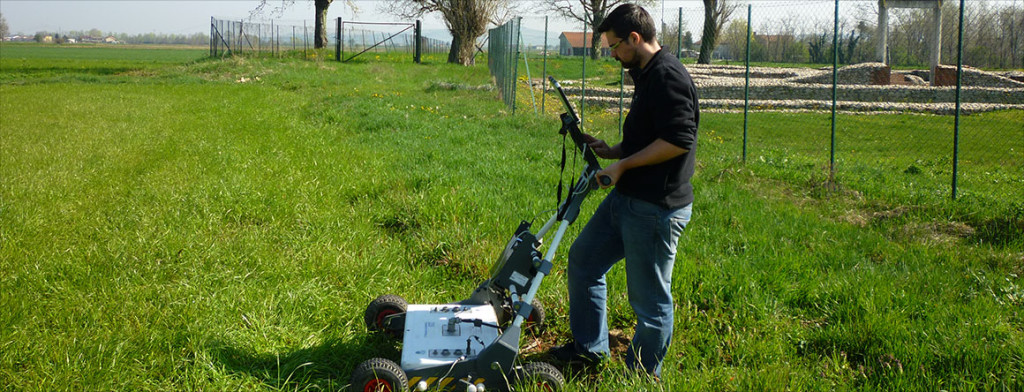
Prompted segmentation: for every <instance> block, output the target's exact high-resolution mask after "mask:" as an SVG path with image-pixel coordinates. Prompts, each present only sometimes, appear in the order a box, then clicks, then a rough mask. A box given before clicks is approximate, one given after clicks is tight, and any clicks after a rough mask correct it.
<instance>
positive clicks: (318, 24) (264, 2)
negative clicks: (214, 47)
mask: <svg viewBox="0 0 1024 392" xmlns="http://www.w3.org/2000/svg"><path fill="white" fill-rule="evenodd" d="M333 1H334V0H313V9H314V12H315V16H314V17H313V19H314V21H313V25H314V28H313V47H314V48H324V47H327V8H328V7H330V6H331V3H332V2H333ZM346 1H348V2H349V3H350V4H351V2H352V1H353V0H346ZM270 2H271V0H259V3H258V4H257V5H256V8H255V9H253V10H252V11H251V12H249V16H250V17H256V16H259V15H260V14H262V13H263V12H264V11H266V9H267V6H268V5H269V3H270ZM292 4H295V0H281V5H280V6H278V7H277V8H275V9H274V10H273V12H274V13H277V14H278V15H280V14H281V13H282V12H284V10H285V9H286V8H288V7H290V6H291V5H292Z"/></svg>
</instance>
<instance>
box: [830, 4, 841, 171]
mask: <svg viewBox="0 0 1024 392" xmlns="http://www.w3.org/2000/svg"><path fill="white" fill-rule="evenodd" d="M838 84H839V0H836V15H835V21H834V22H833V23H832V147H831V148H830V149H829V158H828V172H829V180H834V179H835V174H836V95H837V93H838V87H837V85H838Z"/></svg>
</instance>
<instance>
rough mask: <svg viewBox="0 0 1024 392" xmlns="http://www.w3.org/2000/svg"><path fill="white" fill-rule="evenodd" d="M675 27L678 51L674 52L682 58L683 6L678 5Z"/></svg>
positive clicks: (677, 56)
mask: <svg viewBox="0 0 1024 392" xmlns="http://www.w3.org/2000/svg"><path fill="white" fill-rule="evenodd" d="M749 7H750V4H747V8H749ZM747 19H750V18H749V17H748V18H747ZM676 29H677V30H678V32H679V35H678V37H676V49H677V50H678V52H676V58H678V59H680V60H682V59H683V7H679V20H678V21H677V23H676Z"/></svg>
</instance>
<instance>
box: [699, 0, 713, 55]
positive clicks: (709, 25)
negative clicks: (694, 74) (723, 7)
mask: <svg viewBox="0 0 1024 392" xmlns="http://www.w3.org/2000/svg"><path fill="white" fill-rule="evenodd" d="M717 3H718V0H704V33H703V34H702V36H701V42H700V56H699V57H697V64H711V54H712V53H713V52H714V51H715V41H716V40H718V31H717V29H716V27H717V26H718V23H717V22H718V21H717V20H715V16H716V15H715V8H716V6H717V5H718V4H717Z"/></svg>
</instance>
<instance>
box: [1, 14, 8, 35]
mask: <svg viewBox="0 0 1024 392" xmlns="http://www.w3.org/2000/svg"><path fill="white" fill-rule="evenodd" d="M9 34H11V28H10V27H8V26H7V19H4V14H0V39H2V38H3V37H6V36H7V35H9Z"/></svg>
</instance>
